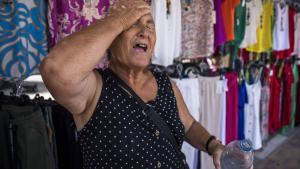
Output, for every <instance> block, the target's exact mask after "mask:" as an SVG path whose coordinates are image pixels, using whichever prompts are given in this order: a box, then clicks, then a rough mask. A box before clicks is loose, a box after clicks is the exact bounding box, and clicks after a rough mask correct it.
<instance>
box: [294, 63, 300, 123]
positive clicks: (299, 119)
mask: <svg viewBox="0 0 300 169" xmlns="http://www.w3.org/2000/svg"><path fill="white" fill-rule="evenodd" d="M297 68H298V72H300V66H299V65H298V66H297ZM298 75H299V76H298V78H300V74H298ZM295 125H296V126H297V125H300V83H298V85H297V95H296V116H295Z"/></svg>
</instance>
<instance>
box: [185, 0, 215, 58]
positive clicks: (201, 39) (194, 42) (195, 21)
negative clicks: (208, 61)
mask: <svg viewBox="0 0 300 169" xmlns="http://www.w3.org/2000/svg"><path fill="white" fill-rule="evenodd" d="M213 9H214V6H213V2H212V0H193V1H192V3H191V9H190V10H188V11H185V10H182V35H181V36H182V43H181V44H182V54H181V57H183V58H196V57H199V56H210V55H211V54H212V53H213V52H214V27H213V26H214V19H215V18H213V15H212V14H213Z"/></svg>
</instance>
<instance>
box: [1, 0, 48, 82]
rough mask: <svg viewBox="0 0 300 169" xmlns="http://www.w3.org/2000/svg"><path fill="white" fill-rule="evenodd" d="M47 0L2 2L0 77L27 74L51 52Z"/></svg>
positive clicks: (33, 71)
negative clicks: (47, 30)
mask: <svg viewBox="0 0 300 169" xmlns="http://www.w3.org/2000/svg"><path fill="white" fill-rule="evenodd" d="M45 11H46V3H45V1H44V0H40V1H35V0H19V1H16V0H13V1H12V3H11V4H9V3H4V2H1V8H0V13H1V16H0V22H1V24H0V30H1V31H0V37H1V40H0V64H1V69H0V77H1V78H8V79H9V78H18V79H20V78H26V77H28V76H29V75H30V74H32V73H37V72H38V65H39V64H40V63H41V61H42V59H43V58H44V57H45V56H46V54H47V50H48V48H47V34H46V16H45Z"/></svg>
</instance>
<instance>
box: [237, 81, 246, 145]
mask: <svg viewBox="0 0 300 169" xmlns="http://www.w3.org/2000/svg"><path fill="white" fill-rule="evenodd" d="M247 103H248V96H247V90H246V83H245V80H243V81H242V82H241V83H240V84H239V128H238V139H239V140H244V139H245V133H244V128H245V126H244V125H245V118H244V108H245V104H247Z"/></svg>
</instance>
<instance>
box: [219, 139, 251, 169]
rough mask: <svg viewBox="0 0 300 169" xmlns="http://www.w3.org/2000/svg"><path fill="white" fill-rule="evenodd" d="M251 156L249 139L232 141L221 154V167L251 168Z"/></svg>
mask: <svg viewBox="0 0 300 169" xmlns="http://www.w3.org/2000/svg"><path fill="white" fill-rule="evenodd" d="M253 156H254V153H253V148H252V143H251V141H250V140H240V141H232V142H231V143H229V144H228V145H227V146H226V147H225V149H224V151H223V153H222V155H221V169H251V167H252V165H253Z"/></svg>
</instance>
